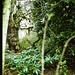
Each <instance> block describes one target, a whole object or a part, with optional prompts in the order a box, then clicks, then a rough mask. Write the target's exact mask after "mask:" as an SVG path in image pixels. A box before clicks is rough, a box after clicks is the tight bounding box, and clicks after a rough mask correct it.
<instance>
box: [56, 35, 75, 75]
mask: <svg viewBox="0 0 75 75" xmlns="http://www.w3.org/2000/svg"><path fill="white" fill-rule="evenodd" d="M73 38H75V36H72V37H70V38H69V39H68V40H67V41H66V43H65V45H64V48H63V52H62V54H61V57H60V60H59V62H58V65H57V68H56V75H58V70H59V68H60V62H62V58H63V56H64V53H65V50H66V48H67V46H68V43H69V42H70V41H71V40H72V39H73Z"/></svg>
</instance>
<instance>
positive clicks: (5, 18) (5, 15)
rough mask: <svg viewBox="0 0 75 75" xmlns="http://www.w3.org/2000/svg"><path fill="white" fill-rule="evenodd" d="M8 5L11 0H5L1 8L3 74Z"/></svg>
mask: <svg viewBox="0 0 75 75" xmlns="http://www.w3.org/2000/svg"><path fill="white" fill-rule="evenodd" d="M10 7H11V0H5V2H4V8H3V26H2V27H3V35H2V36H3V41H2V42H3V45H2V49H3V50H2V57H3V59H2V66H3V68H2V70H3V71H2V75H4V63H5V46H6V37H7V28H8V21H9V15H10Z"/></svg>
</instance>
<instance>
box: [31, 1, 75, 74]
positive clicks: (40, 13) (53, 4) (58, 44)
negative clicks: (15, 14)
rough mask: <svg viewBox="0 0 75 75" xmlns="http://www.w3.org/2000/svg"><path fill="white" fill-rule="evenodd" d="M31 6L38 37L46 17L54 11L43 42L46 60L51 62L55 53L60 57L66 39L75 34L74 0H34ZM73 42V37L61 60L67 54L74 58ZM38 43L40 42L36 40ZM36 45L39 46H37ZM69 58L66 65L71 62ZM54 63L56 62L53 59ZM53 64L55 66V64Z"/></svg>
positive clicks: (41, 32) (40, 36)
mask: <svg viewBox="0 0 75 75" xmlns="http://www.w3.org/2000/svg"><path fill="white" fill-rule="evenodd" d="M33 6H34V8H33V9H31V11H32V16H33V17H32V20H33V21H34V24H35V31H36V32H37V34H38V37H39V38H40V39H42V38H43V32H44V26H45V23H46V21H47V18H49V17H48V16H49V14H50V13H54V16H53V17H52V18H51V20H50V21H49V23H48V28H47V36H46V44H45V56H46V55H48V58H47V60H48V61H50V60H51V62H53V59H54V58H56V57H55V55H57V56H58V57H60V55H61V52H62V50H63V46H64V44H65V42H66V41H67V39H68V38H69V37H71V36H73V35H75V29H74V28H75V21H74V19H75V11H74V9H75V1H74V0H55V1H53V0H41V1H40V0H36V1H34V2H33ZM74 43H75V39H73V40H72V41H71V42H70V43H69V44H68V47H67V50H66V53H65V56H64V59H63V60H67V58H68V56H69V57H70V58H71V57H73V59H74V57H75V50H74V49H75V47H74V46H73V45H74ZM38 44H40V43H39V42H38ZM36 45H37V44H36ZM37 47H38V48H39V46H37ZM39 49H40V48H39ZM58 51H59V52H58ZM53 57H54V58H53ZM51 58H52V59H51ZM70 58H68V60H67V63H66V66H67V65H68V63H70V64H72V60H70ZM47 60H46V61H47ZM48 61H47V63H48ZM54 63H56V61H55V60H54ZM54 63H53V64H51V65H50V68H51V66H53V65H54ZM45 64H46V63H45ZM49 64H50V63H49ZM49 64H48V66H49ZM46 65H47V64H46ZM54 66H55V67H56V64H55V65H54ZM66 66H65V67H66ZM71 66H72V65H71ZM68 67H69V65H68ZM73 69H74V67H73ZM64 73H65V72H64Z"/></svg>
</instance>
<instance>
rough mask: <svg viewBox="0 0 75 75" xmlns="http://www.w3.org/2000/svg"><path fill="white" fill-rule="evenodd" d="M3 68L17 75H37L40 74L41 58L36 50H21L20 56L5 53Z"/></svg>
mask: <svg viewBox="0 0 75 75" xmlns="http://www.w3.org/2000/svg"><path fill="white" fill-rule="evenodd" d="M5 67H10V69H11V70H12V71H15V72H17V73H18V75H25V74H27V75H38V74H40V72H41V68H40V67H41V56H40V52H39V50H38V49H35V50H34V49H29V50H28V51H27V50H23V51H22V52H21V53H20V54H13V53H12V54H9V53H6V64H5Z"/></svg>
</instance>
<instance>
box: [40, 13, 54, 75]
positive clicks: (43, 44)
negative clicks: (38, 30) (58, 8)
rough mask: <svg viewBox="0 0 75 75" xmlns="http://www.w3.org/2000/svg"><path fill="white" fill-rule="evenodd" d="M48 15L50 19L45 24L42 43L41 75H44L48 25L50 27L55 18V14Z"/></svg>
mask: <svg viewBox="0 0 75 75" xmlns="http://www.w3.org/2000/svg"><path fill="white" fill-rule="evenodd" d="M46 15H47V16H48V19H47V21H46V24H45V28H44V34H43V41H42V73H41V75H44V46H45V38H46V30H47V25H48V22H49V20H50V19H51V17H52V16H54V13H50V14H46Z"/></svg>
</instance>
